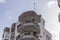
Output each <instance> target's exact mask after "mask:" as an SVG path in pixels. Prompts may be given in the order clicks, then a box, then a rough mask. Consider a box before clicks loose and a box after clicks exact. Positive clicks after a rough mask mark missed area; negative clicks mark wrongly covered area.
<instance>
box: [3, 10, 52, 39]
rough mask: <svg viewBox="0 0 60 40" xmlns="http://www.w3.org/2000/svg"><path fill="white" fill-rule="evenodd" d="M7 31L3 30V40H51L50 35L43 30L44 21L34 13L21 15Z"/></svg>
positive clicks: (28, 12) (29, 12)
mask: <svg viewBox="0 0 60 40" xmlns="http://www.w3.org/2000/svg"><path fill="white" fill-rule="evenodd" d="M7 29H9V30H7ZM7 29H6V28H5V29H4V32H3V35H4V36H3V37H2V39H3V40H52V35H51V34H50V33H49V32H48V31H47V30H46V29H45V21H44V19H43V18H42V16H41V15H37V14H36V12H34V11H26V12H24V13H22V14H21V15H20V16H19V18H18V22H16V23H13V24H12V26H11V28H8V27H7ZM5 31H6V32H7V33H6V32H5ZM5 33H6V34H7V35H6V34H5ZM6 36H8V37H9V38H8V37H7V38H6Z"/></svg>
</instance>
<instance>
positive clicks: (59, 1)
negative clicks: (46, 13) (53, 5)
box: [57, 0, 60, 8]
mask: <svg viewBox="0 0 60 40" xmlns="http://www.w3.org/2000/svg"><path fill="white" fill-rule="evenodd" d="M57 2H58V6H59V8H60V0H57Z"/></svg>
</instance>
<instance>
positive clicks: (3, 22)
mask: <svg viewBox="0 0 60 40" xmlns="http://www.w3.org/2000/svg"><path fill="white" fill-rule="evenodd" d="M34 2H35V3H36V5H35V8H36V10H35V11H36V12H37V14H41V15H42V17H43V18H44V19H45V22H46V25H45V28H46V29H47V30H48V31H49V32H50V33H51V34H52V38H53V40H59V31H60V25H59V24H60V23H59V22H58V14H59V12H60V9H59V8H58V6H57V0H0V32H1V33H0V40H2V33H3V29H4V28H5V27H11V24H12V23H14V22H17V21H18V17H19V15H20V14H22V13H23V12H25V11H28V10H34V4H33V3H34Z"/></svg>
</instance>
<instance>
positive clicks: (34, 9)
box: [34, 2, 36, 10]
mask: <svg viewBox="0 0 60 40" xmlns="http://www.w3.org/2000/svg"><path fill="white" fill-rule="evenodd" d="M35 5H36V4H35V2H34V10H36V8H35Z"/></svg>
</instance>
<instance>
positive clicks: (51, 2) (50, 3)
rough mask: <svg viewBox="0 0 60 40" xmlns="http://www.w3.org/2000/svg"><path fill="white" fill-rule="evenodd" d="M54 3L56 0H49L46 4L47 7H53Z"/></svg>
mask: <svg viewBox="0 0 60 40" xmlns="http://www.w3.org/2000/svg"><path fill="white" fill-rule="evenodd" d="M56 3H57V2H56V1H49V2H48V4H47V6H48V7H49V8H52V7H55V6H56Z"/></svg>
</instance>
